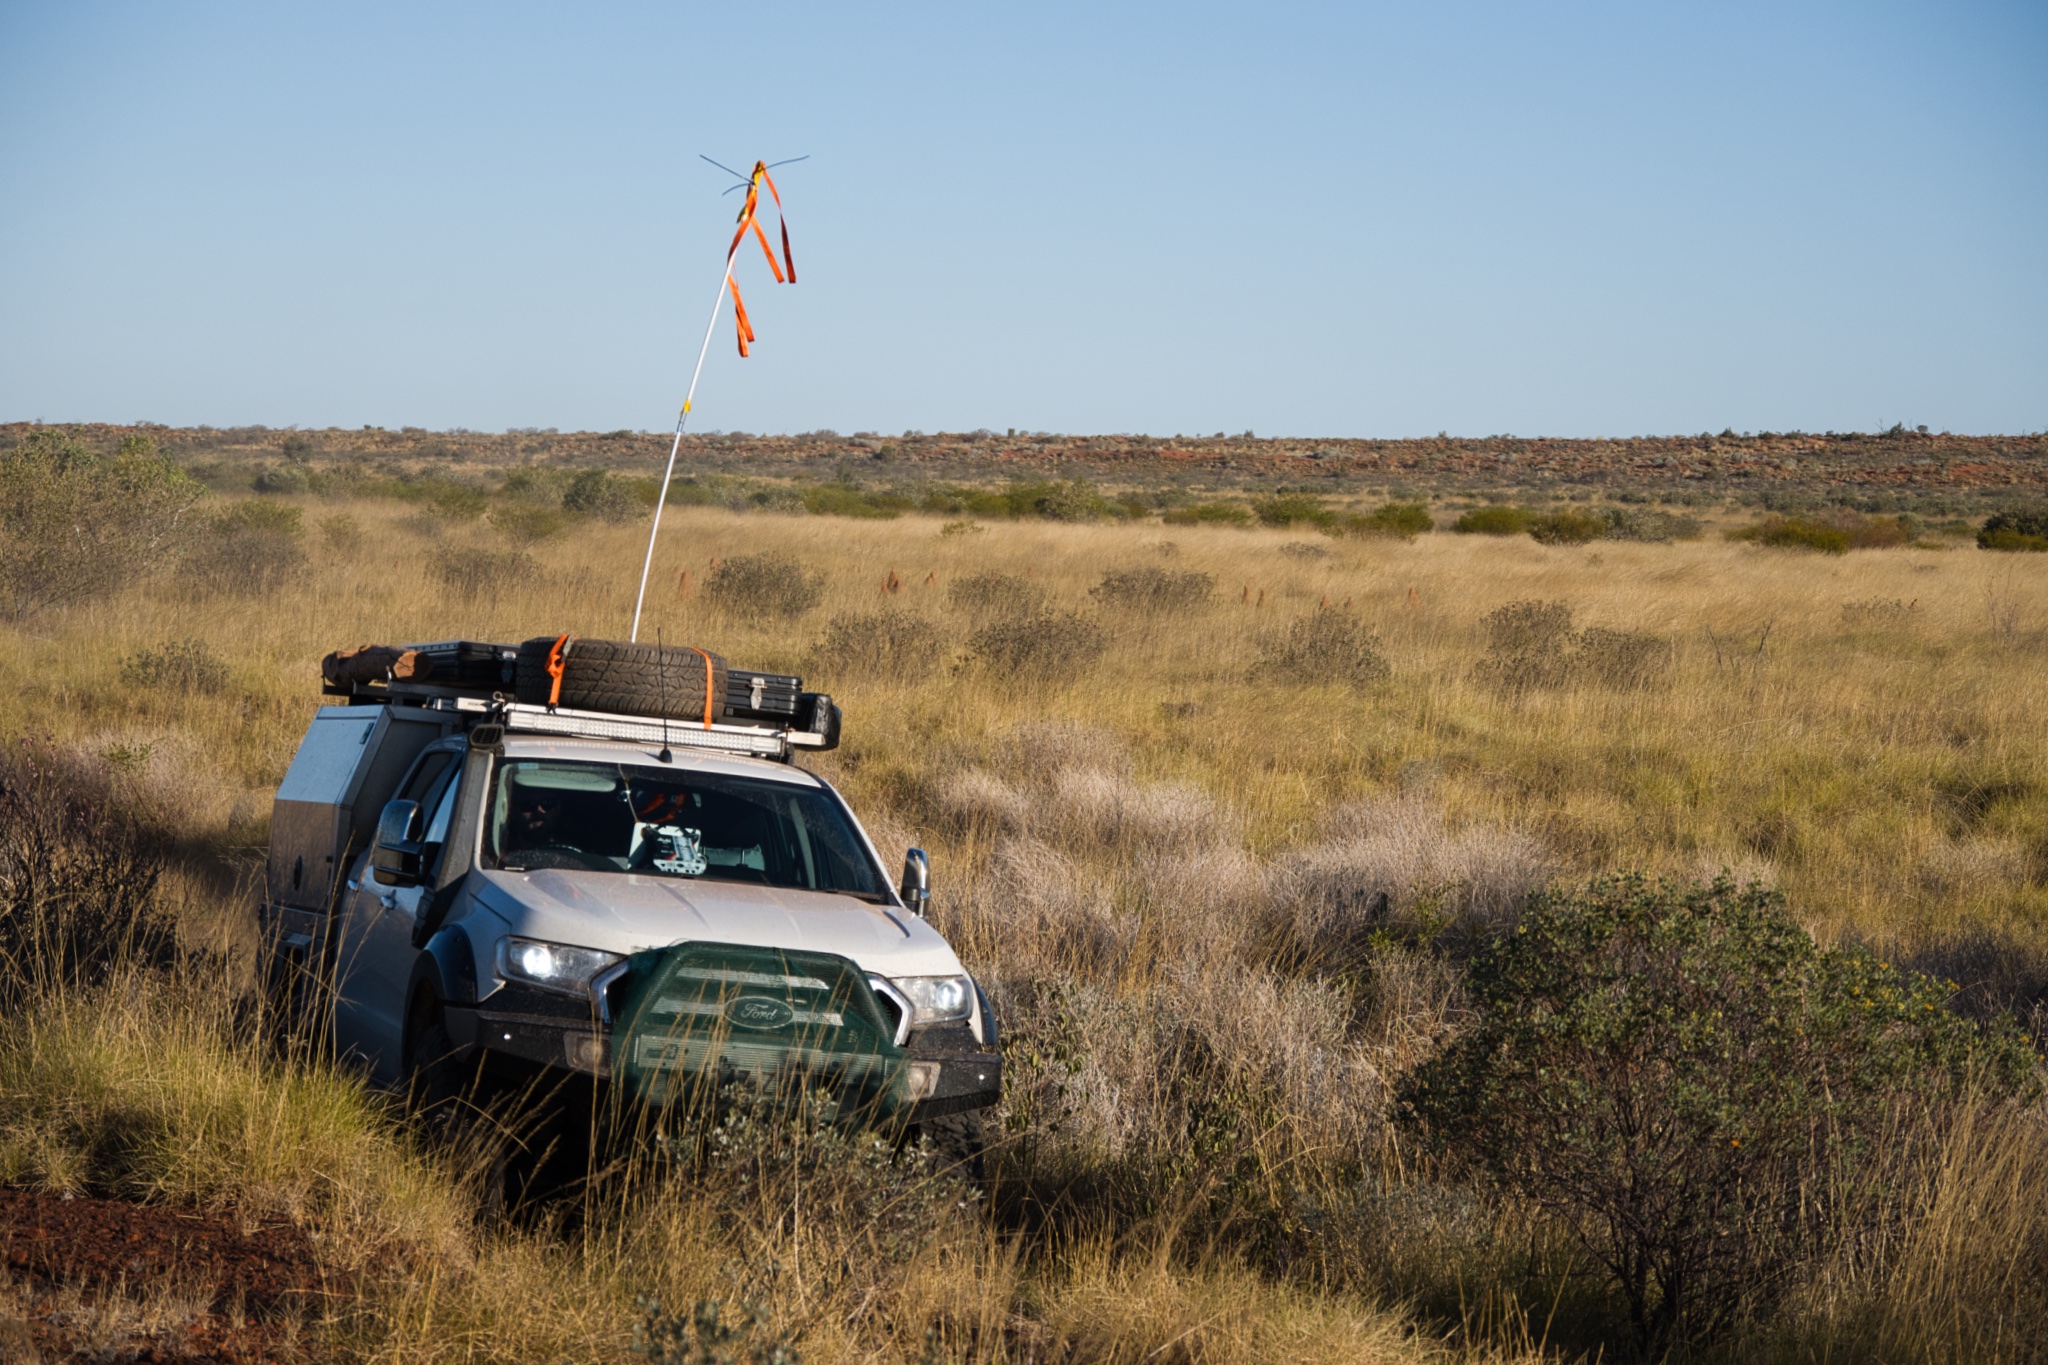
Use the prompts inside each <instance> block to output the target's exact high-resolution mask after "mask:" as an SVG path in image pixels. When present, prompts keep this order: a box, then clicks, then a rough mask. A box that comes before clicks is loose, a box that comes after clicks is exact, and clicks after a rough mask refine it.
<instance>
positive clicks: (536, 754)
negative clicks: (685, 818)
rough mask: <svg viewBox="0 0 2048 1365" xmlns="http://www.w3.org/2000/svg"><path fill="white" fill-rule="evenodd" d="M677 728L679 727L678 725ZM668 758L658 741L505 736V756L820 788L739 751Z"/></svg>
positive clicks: (688, 752)
mask: <svg viewBox="0 0 2048 1365" xmlns="http://www.w3.org/2000/svg"><path fill="white" fill-rule="evenodd" d="M677 728H678V729H680V728H682V727H680V726H678V727H677ZM669 752H670V754H671V755H672V761H670V762H668V763H663V762H662V761H661V757H660V755H661V746H660V745H659V744H651V745H650V744H636V743H630V742H627V741H623V740H604V739H563V738H557V737H555V736H552V735H529V734H521V733H519V732H517V731H513V732H510V733H508V734H506V736H505V756H506V757H507V758H552V759H561V760H564V761H571V762H586V763H627V764H634V765H644V766H646V767H650V768H670V769H673V770H675V771H678V772H697V773H717V774H721V775H724V776H728V777H753V778H759V779H761V780H763V781H767V782H786V783H788V784H790V785H791V786H794V787H822V786H824V785H825V784H824V783H823V782H821V781H819V780H818V779H817V778H816V777H814V776H812V775H811V774H810V773H807V772H805V771H804V770H803V769H802V768H797V767H793V766H791V765H790V764H787V763H777V762H775V761H773V760H771V759H765V758H749V757H747V756H745V755H743V754H721V753H713V752H707V751H705V750H702V749H685V748H682V747H680V746H671V748H670V750H669Z"/></svg>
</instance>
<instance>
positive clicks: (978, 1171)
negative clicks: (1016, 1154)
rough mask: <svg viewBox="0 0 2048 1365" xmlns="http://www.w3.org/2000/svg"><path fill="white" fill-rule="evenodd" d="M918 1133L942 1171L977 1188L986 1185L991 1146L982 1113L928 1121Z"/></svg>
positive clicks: (966, 1113) (924, 1122) (962, 1113)
mask: <svg viewBox="0 0 2048 1365" xmlns="http://www.w3.org/2000/svg"><path fill="white" fill-rule="evenodd" d="M917 1131H918V1136H919V1137H921V1138H923V1139H924V1140H925V1142H927V1143H929V1144H930V1146H931V1149H932V1151H933V1152H934V1153H935V1154H937V1156H938V1158H939V1168H940V1169H941V1170H947V1171H952V1172H954V1173H956V1174H958V1175H960V1176H961V1177H963V1178H964V1179H967V1180H970V1181H972V1182H973V1183H974V1184H976V1185H981V1184H984V1183H985V1182H986V1181H987V1179H988V1171H987V1160H986V1152H987V1146H988V1144H987V1140H986V1139H985V1138H984V1136H983V1134H982V1128H981V1111H980V1110H979V1109H967V1110H963V1111H962V1112H960V1113H958V1114H946V1115H944V1116H942V1117H940V1118H935V1119H925V1120H924V1121H923V1122H921V1123H919V1124H918V1125H917Z"/></svg>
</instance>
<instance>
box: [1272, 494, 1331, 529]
mask: <svg viewBox="0 0 2048 1365" xmlns="http://www.w3.org/2000/svg"><path fill="white" fill-rule="evenodd" d="M1252 514H1253V515H1254V516H1256V517H1258V519H1259V523H1260V524H1261V525H1263V526H1304V525H1305V526H1316V527H1321V528H1323V529H1325V530H1329V529H1331V528H1334V527H1335V526H1336V525H1337V514H1336V513H1335V512H1333V511H1331V510H1330V509H1329V508H1327V507H1325V506H1323V500H1322V499H1321V498H1317V497H1311V496H1309V495H1308V494H1306V493H1284V494H1281V495H1279V496H1277V497H1271V498H1260V499H1258V500H1257V501H1256V502H1254V503H1253V504H1252Z"/></svg>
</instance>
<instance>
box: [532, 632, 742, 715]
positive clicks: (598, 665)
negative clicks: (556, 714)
mask: <svg viewBox="0 0 2048 1365" xmlns="http://www.w3.org/2000/svg"><path fill="white" fill-rule="evenodd" d="M555 639H556V637H554V636H552V635H543V636H540V637H539V638H537V639H532V640H528V641H527V642H526V643H525V644H523V645H521V646H519V660H518V663H517V664H516V665H515V667H514V671H513V682H512V690H513V695H514V696H516V697H518V698H519V700H520V701H522V702H525V703H528V704H529V705H534V706H544V705H546V704H547V701H548V698H549V696H550V694H551V693H552V691H553V688H554V679H553V678H550V677H549V676H548V653H549V651H551V650H552V649H553V648H554V647H555ZM710 657H711V714H712V719H714V720H717V719H721V718H722V717H723V715H724V712H725V660H724V659H723V658H721V657H720V656H718V655H716V654H713V655H711V656H710ZM704 658H705V656H704V655H702V654H699V653H698V652H697V651H696V650H694V649H684V648H681V647H679V646H676V645H667V646H662V645H645V644H628V643H627V642H625V641H623V640H586V639H583V638H581V637H578V638H577V639H576V640H574V641H573V642H572V643H571V644H570V645H569V655H568V658H567V659H566V660H564V662H563V665H562V693H561V697H560V700H559V704H560V705H562V706H566V707H569V708H570V709H571V710H575V711H610V712H612V713H614V714H616V715H627V716H659V715H661V714H663V713H664V712H666V713H667V715H668V717H669V718H670V719H671V720H697V721H701V720H703V719H704V681H705V679H704V672H705V670H704Z"/></svg>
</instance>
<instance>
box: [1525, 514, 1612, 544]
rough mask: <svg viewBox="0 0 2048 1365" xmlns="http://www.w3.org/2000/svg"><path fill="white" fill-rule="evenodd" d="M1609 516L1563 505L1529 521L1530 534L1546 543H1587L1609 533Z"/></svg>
mask: <svg viewBox="0 0 2048 1365" xmlns="http://www.w3.org/2000/svg"><path fill="white" fill-rule="evenodd" d="M1607 531H1608V523H1607V518H1605V517H1603V516H1600V515H1598V514H1596V513H1593V512H1587V511H1584V510H1582V509H1580V508H1577V507H1561V508H1559V509H1557V510H1556V511H1554V512H1545V513H1543V514H1542V515H1541V516H1538V517H1533V518H1531V519H1530V521H1529V535H1530V536H1531V537H1532V538H1533V539H1535V540H1536V541H1538V542H1539V543H1541V544H1544V545H1585V544H1588V543H1590V542H1592V541H1595V540H1600V539H1602V538H1604V537H1605V536H1606V535H1607Z"/></svg>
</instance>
